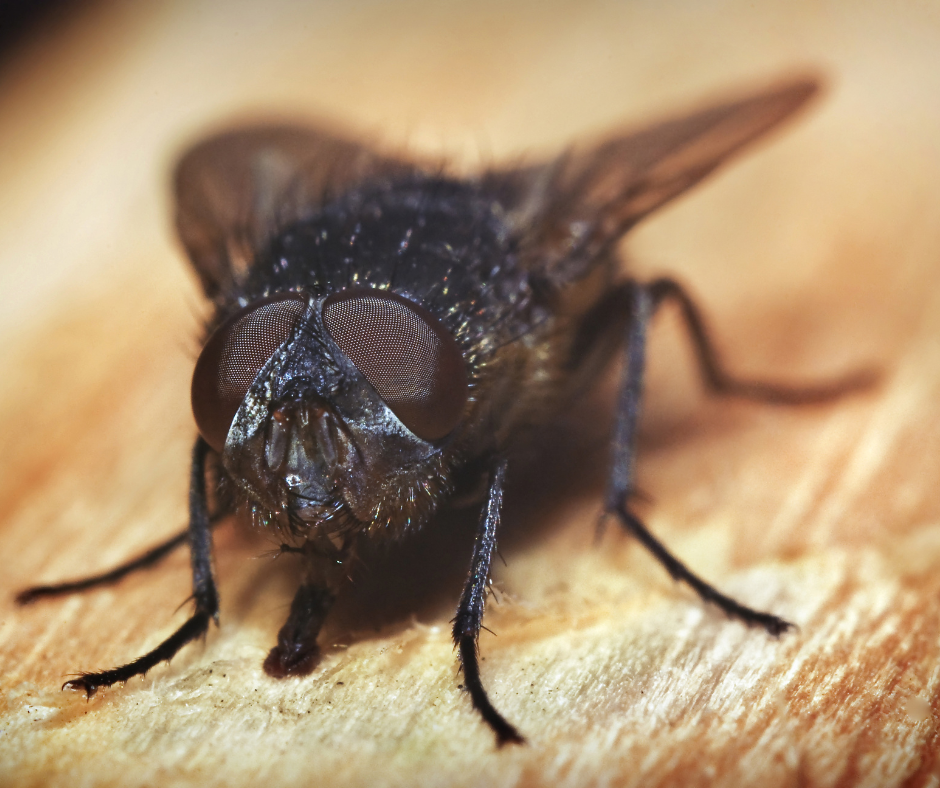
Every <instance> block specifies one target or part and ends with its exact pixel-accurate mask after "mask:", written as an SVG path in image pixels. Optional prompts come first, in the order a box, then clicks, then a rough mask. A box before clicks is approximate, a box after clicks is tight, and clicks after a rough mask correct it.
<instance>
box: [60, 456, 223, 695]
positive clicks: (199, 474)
mask: <svg viewBox="0 0 940 788" xmlns="http://www.w3.org/2000/svg"><path fill="white" fill-rule="evenodd" d="M208 452H209V446H208V444H207V443H206V442H205V441H204V440H203V439H202V438H198V439H197V440H196V445H195V446H194V447H193V456H192V465H191V469H190V478H189V531H188V536H189V549H190V556H191V562H192V571H193V599H194V600H195V603H196V610H195V611H194V612H193V615H192V616H190V618H189V620H188V621H187V622H186V623H185V624H183V626H181V627H180V628H179V629H178V630H176V632H174V633H173V634H172V635H170V637H168V638H167V639H166V640H164V641H163V642H162V643H161V644H160V645H159V646H157V647H156V648H155V649H153V651H149V652H148V653H146V654H144V655H143V656H142V657H138V658H137V659H135V660H134V661H133V662H129V663H128V664H126V665H122V666H121V667H119V668H113V669H112V670H105V671H101V672H100V673H83V674H81V675H80V676H79V677H78V678H76V679H72V680H71V681H67V682H65V684H64V685H63V687H62V689H80V690H84V691H85V694H86V695H87V696H88V697H91V696H92V695H94V694H95V693H96V692H97V691H98V688H99V687H110V686H111V685H112V684H115V683H117V682H119V681H120V682H123V681H127V680H128V679H130V678H133V677H134V676H139V675H142V674H144V673H146V672H147V671H148V670H150V669H151V668H152V667H154V666H156V665H158V664H159V663H161V662H168V661H169V660H170V659H172V658H173V657H174V656H175V655H176V653H177V652H178V651H179V650H180V649H181V648H183V646H185V645H186V644H187V643H189V642H190V641H192V640H195V639H196V638H198V637H201V636H203V635H205V634H206V631H207V630H208V628H209V621H210V620H214V621H215V622H216V623H218V619H219V595H218V591H217V590H216V587H215V580H214V579H213V576H212V533H211V524H210V519H209V509H208V504H207V500H206V455H207V454H208Z"/></svg>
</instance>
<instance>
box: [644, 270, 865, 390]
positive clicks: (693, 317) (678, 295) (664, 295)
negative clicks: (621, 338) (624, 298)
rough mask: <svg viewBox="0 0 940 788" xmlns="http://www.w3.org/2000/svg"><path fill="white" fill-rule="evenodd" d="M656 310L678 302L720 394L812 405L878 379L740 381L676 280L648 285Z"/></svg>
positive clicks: (705, 373) (705, 374) (702, 365)
mask: <svg viewBox="0 0 940 788" xmlns="http://www.w3.org/2000/svg"><path fill="white" fill-rule="evenodd" d="M647 289H648V290H649V293H650V297H651V299H652V308H653V309H654V310H655V309H656V307H657V306H659V305H660V304H661V303H663V302H664V301H667V300H669V301H674V302H675V303H676V304H677V305H678V306H679V309H680V311H681V314H682V319H683V321H684V322H685V326H686V329H687V330H688V332H689V337H690V338H691V340H692V347H693V349H694V350H695V356H696V358H697V359H698V365H699V369H700V370H701V373H702V378H703V379H704V381H705V385H706V386H707V387H708V388H709V389H710V390H711V391H713V392H714V393H716V394H724V395H730V396H736V397H745V398H746V399H753V400H760V401H762V402H770V403H773V404H777V405H809V404H812V403H816V402H828V401H830V400H833V399H836V398H838V397H841V396H844V395H845V394H851V393H852V392H855V391H861V390H864V389H866V388H870V387H871V386H872V385H874V384H875V383H876V382H877V380H878V375H877V373H875V372H874V371H872V370H860V371H858V372H854V373H851V374H849V375H846V376H844V377H842V378H839V379H837V380H833V381H830V382H828V383H821V384H817V385H814V386H792V385H784V384H778V383H766V382H762V381H757V380H740V379H737V378H735V377H733V376H732V375H730V374H729V373H728V372H727V371H726V370H725V369H723V368H722V365H721V362H720V361H719V359H718V353H717V352H716V350H715V347H714V345H713V344H712V342H711V339H710V338H709V336H708V331H707V329H706V328H705V321H704V320H703V319H702V315H701V313H700V312H699V310H698V307H696V306H695V302H694V301H693V300H692V299H691V297H690V296H689V294H688V293H686V292H685V290H684V289H683V288H682V286H681V285H680V284H679V283H678V282H676V281H675V280H673V279H668V278H663V279H655V280H653V281H652V282H650V284H649V285H647Z"/></svg>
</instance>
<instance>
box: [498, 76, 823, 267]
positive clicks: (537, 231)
mask: <svg viewBox="0 0 940 788" xmlns="http://www.w3.org/2000/svg"><path fill="white" fill-rule="evenodd" d="M818 88H819V85H818V82H816V81H815V80H812V79H799V80H793V81H790V82H787V83H783V84H780V85H777V86H775V87H773V88H770V89H768V90H765V91H762V92H759V93H755V94H753V95H750V96H747V97H745V98H742V99H738V100H736V101H730V102H727V103H721V104H717V105H715V106H712V107H709V108H707V109H703V110H700V111H698V112H693V113H691V114H689V115H685V116H683V117H679V118H676V119H673V120H667V121H664V122H661V123H657V124H654V125H652V126H648V127H646V128H644V129H641V130H639V131H633V132H628V133H626V134H623V135H619V136H616V137H613V138H611V139H609V140H607V141H605V142H602V143H601V144H599V145H597V146H595V147H593V148H589V149H587V150H577V149H575V150H572V151H569V152H568V153H566V154H564V155H562V156H561V157H559V158H558V159H556V160H554V161H552V162H550V163H548V164H544V165H541V166H534V167H527V168H524V169H518V170H511V171H502V172H500V171H495V172H491V173H488V174H486V175H485V176H483V178H482V180H481V184H482V185H483V186H484V188H487V189H490V190H491V191H492V192H493V193H495V194H496V195H498V196H499V198H500V200H501V201H502V202H503V204H504V205H505V206H506V207H507V208H508V209H509V212H510V216H511V217H512V219H511V221H512V223H513V226H514V229H515V231H516V233H517V236H518V238H519V244H520V247H521V248H522V250H523V253H524V254H525V255H527V256H529V257H530V259H531V258H532V257H534V258H536V259H535V260H534V261H532V262H533V263H534V264H537V265H539V266H540V267H543V268H544V270H545V271H546V273H548V274H549V275H550V276H552V277H553V278H557V279H561V280H565V279H569V278H571V277H575V276H577V275H578V274H579V273H580V272H581V271H583V270H584V268H585V267H586V266H589V265H590V262H591V261H592V260H593V259H596V257H597V256H598V255H599V254H601V253H602V252H603V251H604V250H605V249H607V248H609V247H610V245H611V244H613V243H616V241H617V240H618V239H619V238H620V237H621V236H622V235H623V234H624V233H625V232H626V231H627V230H629V229H630V228H631V227H632V226H633V225H634V224H636V223H637V222H638V221H639V220H640V219H642V218H643V217H644V216H646V215H647V214H648V213H650V212H651V211H654V210H655V209H656V208H658V207H659V206H661V205H663V204H664V203H666V202H668V201H669V200H671V199H673V198H674V197H676V196H678V195H680V194H682V193H683V192H684V191H685V190H686V189H688V188H690V187H691V186H694V185H695V184H696V183H698V182H699V181H700V180H702V179H703V178H704V177H706V176H707V175H708V174H709V173H711V172H712V171H713V170H714V169H715V168H716V167H718V165H720V164H721V163H722V162H723V161H725V159H727V158H729V157H730V156H732V155H734V154H735V153H737V152H738V151H739V150H741V149H742V148H743V147H745V146H746V145H748V144H749V143H751V142H753V141H754V140H756V139H758V138H759V137H762V136H763V135H764V134H766V133H767V132H769V131H770V130H771V129H773V128H774V127H776V126H777V125H778V124H780V123H781V122H782V121H784V120H785V119H786V118H788V117H790V116H791V115H792V114H793V113H794V112H796V111H797V110H798V109H799V108H800V107H802V106H803V105H804V104H805V103H806V102H807V100H808V99H809V98H810V97H811V96H813V95H814V94H815V93H816V92H817V90H818Z"/></svg>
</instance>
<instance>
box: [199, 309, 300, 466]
mask: <svg viewBox="0 0 940 788" xmlns="http://www.w3.org/2000/svg"><path fill="white" fill-rule="evenodd" d="M306 309H307V300H306V298H304V297H303V296H301V295H300V294H299V293H284V294H281V295H276V296H270V297H269V298H262V299H259V300H258V301H255V302H253V303H251V304H249V305H248V306H246V307H245V308H244V309H240V310H239V311H238V312H236V313H235V314H234V315H232V316H231V317H230V318H229V319H228V320H226V321H225V322H224V323H223V324H222V325H221V326H219V327H218V328H217V329H216V330H215V331H213V332H212V335H211V336H210V337H209V339H208V340H207V341H206V344H205V346H204V347H203V349H202V353H200V354H199V359H198V361H196V369H195V370H194V372H193V386H192V402H193V416H195V418H196V426H197V427H198V428H199V433H200V434H201V435H202V437H203V438H205V440H206V443H208V444H209V445H210V446H211V447H212V448H213V449H215V450H216V451H218V452H221V451H222V449H223V447H224V446H225V438H226V436H227V435H228V431H229V427H231V426H232V419H234V418H235V414H236V413H237V412H238V408H239V407H240V406H241V404H242V401H243V400H244V399H245V395H246V394H247V393H248V389H249V387H250V386H251V384H252V381H254V379H255V378H256V377H257V375H258V372H259V371H260V370H261V367H263V366H264V365H265V363H266V362H267V360H268V359H269V358H271V356H272V355H274V351H275V350H277V349H278V348H279V347H280V346H281V345H283V344H284V343H285V342H286V341H287V340H288V339H289V338H290V336H291V332H292V331H293V330H294V326H295V325H296V323H297V320H298V319H299V318H300V316H301V315H303V313H304V312H305V311H306Z"/></svg>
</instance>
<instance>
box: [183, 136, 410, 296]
mask: <svg viewBox="0 0 940 788" xmlns="http://www.w3.org/2000/svg"><path fill="white" fill-rule="evenodd" d="M416 169H417V166H416V165H414V164H410V163H407V162H405V161H401V160H397V159H394V158H390V157H387V156H383V155H380V154H378V153H376V152H374V151H372V150H370V149H369V148H366V147H364V146H362V145H359V144H356V143H354V142H350V141H347V140H345V139H341V138H339V137H336V136H333V135H331V134H329V133H326V132H323V131H320V130H317V129H312V128H311V129H308V128H303V127H299V126H271V125H268V126H250V127H245V128H241V129H236V130H234V131H229V132H225V133H223V134H220V135H218V136H215V137H211V138H209V139H207V140H205V141H203V142H201V143H199V144H198V145H196V146H195V147H193V148H191V149H190V150H189V151H188V152H187V153H186V154H185V155H184V156H183V158H182V159H181V160H180V162H179V164H178V165H177V167H176V172H175V179H174V183H175V192H176V227H177V231H178V232H179V235H180V238H181V240H182V242H183V245H184V246H185V247H186V251H187V252H188V253H189V257H190V259H191V260H192V263H193V266H194V267H195V269H196V273H197V274H198V275H199V279H200V282H201V283H202V287H203V289H204V290H205V292H206V295H207V296H209V297H210V298H213V297H215V296H216V295H218V294H219V293H220V292H225V291H226V290H228V289H229V288H230V287H232V286H233V285H235V284H237V282H238V281H239V280H240V278H241V277H242V276H243V274H244V272H245V271H246V270H247V268H249V267H250V266H251V263H252V261H253V259H254V254H255V251H256V250H257V249H258V248H259V246H260V245H261V244H263V243H264V241H265V240H266V239H267V238H268V237H270V236H271V234H272V233H273V232H274V231H275V230H276V229H277V228H278V227H283V226H284V225H285V224H287V223H289V222H291V221H294V220H297V219H301V218H303V217H305V216H309V215H310V214H312V213H314V212H315V211H316V210H317V209H318V208H320V207H321V206H322V205H323V204H324V203H325V202H326V201H327V200H329V198H330V195H335V194H337V193H342V192H344V191H347V190H349V189H352V188H355V187H356V186H357V185H358V184H361V183H363V182H365V181H372V180H379V179H382V178H390V177H397V176H404V175H407V174H409V173H412V172H414V171H415V170H416Z"/></svg>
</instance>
